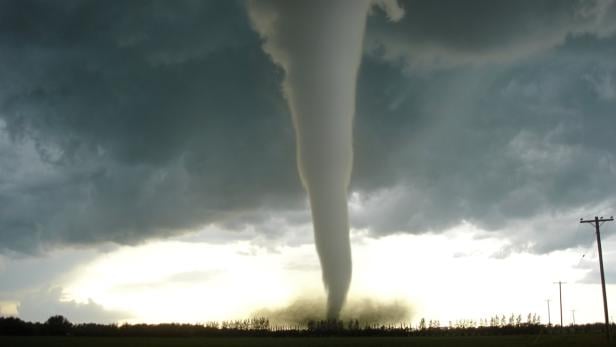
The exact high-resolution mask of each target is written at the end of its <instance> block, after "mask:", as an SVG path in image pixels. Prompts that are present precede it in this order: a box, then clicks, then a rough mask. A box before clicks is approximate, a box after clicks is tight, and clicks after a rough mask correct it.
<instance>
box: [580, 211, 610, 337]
mask: <svg viewBox="0 0 616 347" xmlns="http://www.w3.org/2000/svg"><path fill="white" fill-rule="evenodd" d="M613 220H614V217H610V218H603V217H601V218H599V217H597V216H595V219H588V220H584V219H582V218H580V223H590V224H593V225H594V226H595V232H596V234H597V248H599V270H601V290H603V313H604V314H605V333H606V334H607V339H608V341H609V340H610V320H609V316H608V313H607V293H606V292H605V274H604V273H603V252H602V251H601V233H600V231H599V226H600V225H601V224H603V223H605V222H612V221H613ZM599 223H601V224H599Z"/></svg>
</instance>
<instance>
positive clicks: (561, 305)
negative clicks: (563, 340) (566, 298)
mask: <svg viewBox="0 0 616 347" xmlns="http://www.w3.org/2000/svg"><path fill="white" fill-rule="evenodd" d="M554 284H558V296H559V298H560V327H561V329H562V327H563V290H562V285H563V284H567V282H563V281H558V282H554Z"/></svg>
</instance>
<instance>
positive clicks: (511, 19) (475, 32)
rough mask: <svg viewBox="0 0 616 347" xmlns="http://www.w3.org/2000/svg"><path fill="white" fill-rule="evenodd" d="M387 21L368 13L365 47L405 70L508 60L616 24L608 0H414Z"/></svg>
mask: <svg viewBox="0 0 616 347" xmlns="http://www.w3.org/2000/svg"><path fill="white" fill-rule="evenodd" d="M401 4H402V6H403V7H404V8H405V9H406V15H405V16H404V18H403V19H402V21H401V22H400V23H396V24H392V23H387V21H386V20H385V19H384V18H383V17H380V16H373V17H372V18H371V20H372V22H371V26H370V29H372V30H369V32H368V35H367V39H366V50H367V51H369V52H370V53H371V54H373V55H377V56H379V57H381V58H382V59H385V60H387V61H390V62H393V63H402V64H403V65H405V67H406V68H407V72H411V73H416V72H417V71H415V70H417V69H426V68H428V69H433V68H448V67H454V66H459V65H477V64H483V63H486V62H490V63H495V62H512V61H515V60H517V59H519V58H523V57H526V56H528V55H530V54H533V53H538V52H541V51H543V50H545V49H549V48H552V47H554V46H556V45H559V44H562V43H563V42H564V41H565V39H566V38H567V37H568V36H572V35H573V36H575V35H580V34H585V33H593V34H596V35H599V36H609V35H611V34H612V33H613V32H614V30H616V24H615V23H616V4H615V3H614V2H613V1H611V0H541V1H529V0H522V1H507V0H496V1H491V0H474V1H464V2H461V1H455V0H437V1H422V0H420V1H415V0H402V1H401Z"/></svg>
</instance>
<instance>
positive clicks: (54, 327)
mask: <svg viewBox="0 0 616 347" xmlns="http://www.w3.org/2000/svg"><path fill="white" fill-rule="evenodd" d="M72 326H73V324H72V323H71V322H69V320H68V319H66V318H65V317H64V316H61V315H56V316H51V317H49V319H47V321H46V322H45V324H44V332H45V334H47V335H68V333H69V332H70V329H71V327H72Z"/></svg>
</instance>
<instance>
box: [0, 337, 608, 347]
mask: <svg viewBox="0 0 616 347" xmlns="http://www.w3.org/2000/svg"><path fill="white" fill-rule="evenodd" d="M607 345H608V344H607V343H606V342H605V337H604V336H603V335H542V336H536V335H534V336H460V337H296V338H288V337H278V338H270V337H263V338H250V337H238V338H228V337H220V338H217V337H212V338H202V337H196V338H141V337H135V338H131V337H108V338H104V337H99V338H96V337H0V346H3V347H30V346H51V347H55V346H58V347H60V346H62V347H65V346H66V347H71V346H93V347H97V346H113V347H129V346H131V347H133V346H134V347H141V346H143V347H145V346H154V347H176V346H177V347H197V346H208V347H251V346H255V347H256V346H259V347H261V346H274V347H278V346H280V347H282V346H292V347H304V346H305V347H308V346H316V347H319V346H358V347H363V346H365V347H376V346H393V347H396V346H413V347H422V346H426V347H427V346H435V347H440V346H469V347H470V346H503V347H507V346H512V347H513V346H607ZM611 345H615V346H616V344H611Z"/></svg>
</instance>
